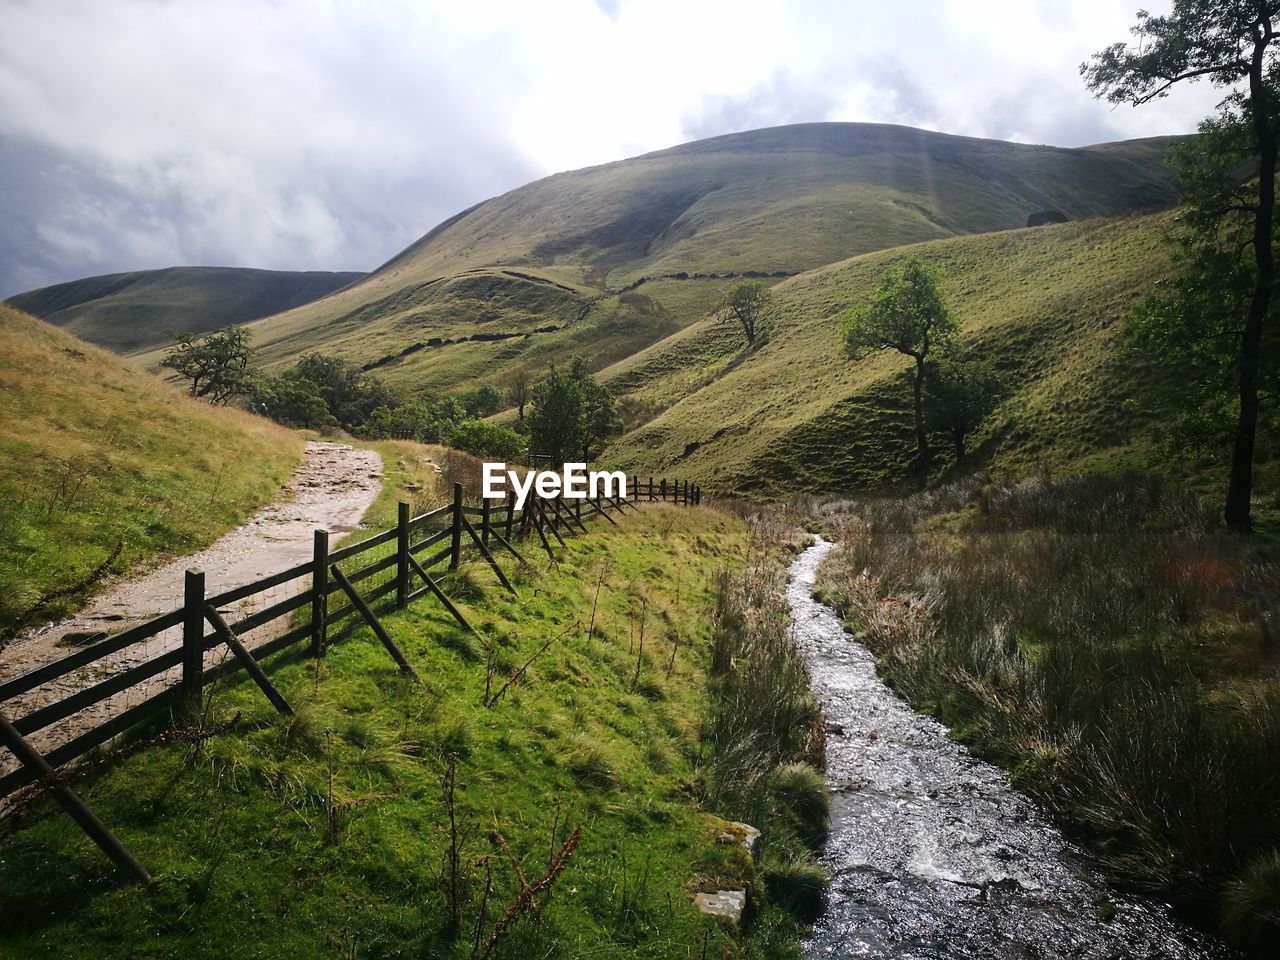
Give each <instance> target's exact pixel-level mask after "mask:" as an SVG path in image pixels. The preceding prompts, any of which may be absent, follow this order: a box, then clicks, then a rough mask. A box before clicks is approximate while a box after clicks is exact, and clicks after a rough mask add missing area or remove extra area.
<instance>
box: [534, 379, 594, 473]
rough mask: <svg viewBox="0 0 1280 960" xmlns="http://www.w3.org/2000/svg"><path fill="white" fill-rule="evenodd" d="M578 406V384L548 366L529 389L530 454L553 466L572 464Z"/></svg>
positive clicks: (578, 436)
mask: <svg viewBox="0 0 1280 960" xmlns="http://www.w3.org/2000/svg"><path fill="white" fill-rule="evenodd" d="M582 405H583V404H582V384H581V383H579V382H578V380H577V379H576V378H575V377H573V376H572V375H571V374H569V373H568V372H567V371H565V370H561V369H560V368H559V367H557V366H555V365H554V364H552V366H551V370H550V371H549V372H548V373H547V375H546V377H545V378H543V380H542V381H541V382H540V383H539V384H538V385H537V386H535V387H534V388H533V398H532V404H531V407H530V410H529V438H530V440H531V441H532V442H533V449H534V452H536V453H539V454H545V455H547V456H549V457H551V459H552V460H553V461H555V462H557V463H566V462H570V461H573V460H576V459H577V456H578V452H579V451H580V450H581V449H582Z"/></svg>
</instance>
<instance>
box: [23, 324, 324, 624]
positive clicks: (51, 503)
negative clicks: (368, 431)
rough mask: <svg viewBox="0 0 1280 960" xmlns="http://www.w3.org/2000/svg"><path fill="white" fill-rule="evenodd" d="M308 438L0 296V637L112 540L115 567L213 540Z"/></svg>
mask: <svg viewBox="0 0 1280 960" xmlns="http://www.w3.org/2000/svg"><path fill="white" fill-rule="evenodd" d="M302 443H303V441H302V438H301V437H300V436H299V435H298V434H296V433H294V432H292V431H289V430H285V429H283V428H282V427H277V426H275V425H274V424H272V423H270V422H268V421H266V420H263V419H262V418H260V417H256V416H252V415H250V414H247V413H242V412H240V411H236V410H228V409H223V408H215V407H210V406H208V405H207V404H204V403H200V402H198V401H195V400H192V399H191V398H189V397H186V396H184V395H182V394H180V393H178V392H177V391H175V390H172V389H171V388H169V387H167V386H165V385H164V384H163V383H161V382H159V381H158V380H156V379H154V378H153V377H151V376H149V375H147V374H146V373H144V372H142V371H141V370H138V369H137V368H135V367H134V366H133V365H132V364H130V363H127V362H125V361H122V360H121V359H120V358H118V357H114V356H112V355H110V354H108V353H106V352H105V351H103V350H99V349H97V348H96V347H91V346H89V345H88V344H86V343H84V342H82V341H79V340H76V339H75V338H74V337H72V336H70V335H69V334H67V333H65V332H63V331H61V330H58V329H56V328H54V327H52V326H50V325H49V324H47V323H44V322H42V321H40V320H37V319H35V318H34V317H31V316H28V315H27V314H24V313H21V312H19V311H17V310H15V309H13V308H12V307H8V306H4V305H0V503H3V504H4V507H3V509H2V510H0V583H2V584H4V589H3V590H2V591H0V647H2V646H3V641H2V638H3V635H4V632H5V630H6V628H8V627H10V626H11V625H12V624H13V623H14V618H16V617H17V616H18V615H20V614H21V613H22V612H24V611H26V610H28V609H29V608H30V607H31V606H32V605H33V604H35V603H36V601H37V600H39V599H40V597H41V596H43V595H44V594H46V593H48V592H50V591H52V590H56V589H59V588H62V587H65V586H67V585H69V584H74V583H77V582H78V581H81V580H83V579H84V578H85V577H86V576H87V575H88V574H89V573H90V572H91V571H93V570H94V569H95V568H97V567H98V566H99V565H100V564H101V563H103V561H104V560H106V559H107V558H108V557H110V556H111V554H112V552H113V550H114V548H115V545H116V544H117V543H120V544H121V552H120V555H119V557H118V558H117V559H116V560H115V562H114V563H113V564H112V565H111V571H112V572H120V571H123V570H124V569H127V568H128V567H130V566H132V565H134V564H137V563H140V562H143V561H146V560H150V559H152V558H155V557H157V556H160V555H173V554H176V553H180V552H183V551H185V550H186V549H188V548H190V547H192V546H196V545H200V544H204V543H208V542H210V541H212V540H213V539H214V538H216V537H217V536H218V535H220V534H222V533H223V532H225V531H226V530H227V529H229V528H231V527H232V526H234V525H235V524H236V523H238V522H240V521H241V520H242V519H243V518H244V517H245V516H246V515H247V514H248V513H250V512H251V511H252V510H254V509H256V508H257V507H258V506H259V505H261V504H262V503H264V502H266V501H269V500H270V499H271V498H272V497H273V496H274V495H275V494H276V492H277V491H278V489H279V488H280V486H281V484H283V483H284V481H285V480H286V479H287V478H288V476H289V474H290V472H291V470H292V467H293V464H294V463H295V462H296V461H297V460H298V458H299V457H300V456H301V452H302ZM79 599H80V595H78V594H74V595H71V596H67V597H62V598H60V599H59V600H58V601H56V602H54V603H51V604H49V605H47V606H46V607H45V608H44V610H43V611H42V614H41V617H40V619H48V618H50V617H54V616H57V615H59V614H61V613H64V612H66V611H67V610H69V609H72V608H74V607H75V606H76V605H77V602H78V600H79Z"/></svg>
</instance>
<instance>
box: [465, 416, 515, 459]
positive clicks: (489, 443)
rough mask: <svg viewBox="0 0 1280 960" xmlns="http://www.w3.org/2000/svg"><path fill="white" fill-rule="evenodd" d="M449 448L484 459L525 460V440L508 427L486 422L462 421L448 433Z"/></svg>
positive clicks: (476, 420) (475, 420) (477, 420)
mask: <svg viewBox="0 0 1280 960" xmlns="http://www.w3.org/2000/svg"><path fill="white" fill-rule="evenodd" d="M448 439H449V446H451V447H453V448H454V449H457V450H465V451H466V452H467V453H471V454H475V455H476V456H477V457H483V458H485V459H493V460H502V461H504V462H506V463H521V462H523V461H524V459H525V447H526V442H525V438H524V437H522V436H520V434H518V433H516V432H515V431H514V430H512V429H511V428H510V427H499V426H496V425H495V424H492V423H489V422H488V421H486V420H479V419H471V420H463V421H462V422H461V423H459V424H458V425H457V426H455V427H454V428H453V429H452V430H451V431H450V433H449V437H448Z"/></svg>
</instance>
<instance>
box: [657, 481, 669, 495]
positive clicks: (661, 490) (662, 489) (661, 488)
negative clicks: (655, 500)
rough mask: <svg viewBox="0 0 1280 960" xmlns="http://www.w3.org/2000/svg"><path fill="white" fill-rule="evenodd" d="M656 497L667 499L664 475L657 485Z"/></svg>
mask: <svg viewBox="0 0 1280 960" xmlns="http://www.w3.org/2000/svg"><path fill="white" fill-rule="evenodd" d="M658 497H659V499H662V500H665V499H667V478H666V477H663V478H662V483H661V484H660V485H659V486H658Z"/></svg>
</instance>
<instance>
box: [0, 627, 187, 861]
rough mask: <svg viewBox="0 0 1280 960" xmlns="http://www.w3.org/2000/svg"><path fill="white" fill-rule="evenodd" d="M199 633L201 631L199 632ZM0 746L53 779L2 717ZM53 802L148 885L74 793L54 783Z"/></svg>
mask: <svg viewBox="0 0 1280 960" xmlns="http://www.w3.org/2000/svg"><path fill="white" fill-rule="evenodd" d="M200 629H201V631H203V630H204V627H201V628H200ZM0 743H3V744H4V745H5V746H6V747H8V748H9V750H10V752H11V753H12V754H13V755H14V756H15V757H17V758H18V762H19V763H23V764H26V765H27V766H28V767H30V768H31V769H33V770H35V771H36V772H37V773H38V774H39V775H40V776H42V777H50V778H53V777H56V774H55V773H54V770H53V767H51V766H49V762H48V761H47V760H45V758H44V757H42V756H41V755H40V752H39V751H38V750H36V748H35V747H33V746H31V744H29V743H27V741H26V740H25V739H24V738H23V736H22V734H20V733H18V731H17V730H16V729H14V727H13V724H11V723H10V722H9V721H8V720H6V719H5V718H4V717H2V716H0ZM53 798H54V799H55V800H57V801H58V805H59V806H60V807H62V809H63V810H65V811H67V813H69V814H70V815H71V817H72V819H74V820H75V822H76V823H78V824H80V829H81V830H83V831H84V832H85V833H87V834H88V835H89V836H90V838H91V839H92V840H93V842H94V843H96V844H97V845H98V847H99V848H100V849H101V850H102V852H103V853H105V854H106V855H107V856H108V857H110V858H111V859H112V861H113V862H114V863H115V864H116V866H118V867H120V868H121V869H122V870H124V871H126V872H127V873H129V874H130V875H131V876H132V877H133V879H135V880H137V881H138V882H139V883H150V882H151V876H150V874H148V873H147V869H146V867H144V866H143V865H142V864H140V863H139V862H138V861H137V860H136V859H134V856H133V854H131V853H130V852H129V850H128V848H126V847H125V845H124V844H123V843H121V842H120V841H119V840H118V839H116V836H115V834H113V833H112V832H111V831H110V830H108V829H107V828H106V826H105V825H104V824H103V822H102V821H101V820H99V819H98V818H97V817H96V816H94V814H93V811H91V810H90V809H89V808H88V807H86V806H85V805H84V801H83V800H81V799H80V797H79V796H78V795H77V794H76V792H75V791H74V790H72V789H71V788H70V787H68V786H67V785H66V784H65V783H58V782H57V780H54V786H53Z"/></svg>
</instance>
